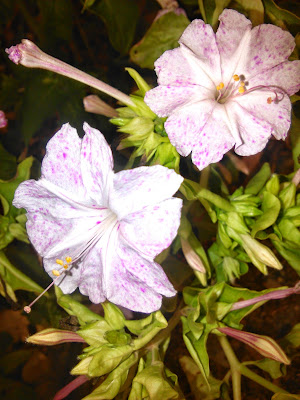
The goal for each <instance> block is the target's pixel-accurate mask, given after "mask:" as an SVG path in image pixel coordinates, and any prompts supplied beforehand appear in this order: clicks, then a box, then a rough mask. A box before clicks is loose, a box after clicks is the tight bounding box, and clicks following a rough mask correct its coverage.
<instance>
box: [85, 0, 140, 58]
mask: <svg viewBox="0 0 300 400" xmlns="http://www.w3.org/2000/svg"><path fill="white" fill-rule="evenodd" d="M90 11H92V12H94V13H95V14H97V15H98V16H99V17H100V18H101V19H102V20H103V21H104V23H105V25H106V29H107V32H108V37H109V41H110V43H111V44H112V46H113V47H114V48H115V49H116V50H117V51H118V52H120V53H121V54H126V53H127V52H128V50H129V48H130V45H131V43H132V40H133V38H134V34H135V28H136V24H137V21H138V17H139V9H138V4H137V1H135V0H127V1H124V0H101V1H97V2H96V3H94V4H93V5H92V7H90Z"/></svg>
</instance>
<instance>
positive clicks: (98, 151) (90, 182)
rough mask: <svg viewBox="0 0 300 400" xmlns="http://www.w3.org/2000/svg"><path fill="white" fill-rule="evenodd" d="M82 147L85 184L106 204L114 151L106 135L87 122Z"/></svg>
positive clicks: (92, 194) (102, 203)
mask: <svg viewBox="0 0 300 400" xmlns="http://www.w3.org/2000/svg"><path fill="white" fill-rule="evenodd" d="M83 129H84V131H85V136H84V137H83V139H82V147H81V168H82V175H83V181H84V185H85V186H86V188H87V190H88V193H89V195H90V196H91V197H92V198H93V199H94V200H96V201H97V203H98V204H101V205H104V206H105V205H106V204H107V201H108V200H107V196H108V194H109V190H110V186H111V183H112V179H113V178H112V176H113V158H112V152H111V149H110V147H109V145H108V144H107V142H106V140H105V138H104V136H103V135H102V133H101V132H99V131H98V130H97V129H94V128H91V127H90V126H89V125H88V124H87V123H86V122H85V123H84V125H83Z"/></svg>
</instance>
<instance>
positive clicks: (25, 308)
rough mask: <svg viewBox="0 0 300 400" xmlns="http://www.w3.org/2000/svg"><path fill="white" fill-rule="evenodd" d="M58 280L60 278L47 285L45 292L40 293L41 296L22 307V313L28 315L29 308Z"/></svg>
mask: <svg viewBox="0 0 300 400" xmlns="http://www.w3.org/2000/svg"><path fill="white" fill-rule="evenodd" d="M58 278H60V276H57V277H56V278H55V279H54V280H53V281H52V282H51V283H50V285H48V286H47V287H46V289H45V290H43V291H42V293H41V294H39V295H38V297H36V298H35V299H34V300H33V301H32V302H31V303H30V304H29V305H28V306H25V307H24V309H23V310H24V311H25V312H26V313H27V314H29V313H30V312H31V307H32V306H33V305H34V304H35V303H36V302H37V301H38V300H39V299H40V298H41V297H42V296H43V295H44V294H45V293H46V292H48V290H49V289H50V288H51V287H52V286H53V285H54V284H55V282H56V281H57V279H58Z"/></svg>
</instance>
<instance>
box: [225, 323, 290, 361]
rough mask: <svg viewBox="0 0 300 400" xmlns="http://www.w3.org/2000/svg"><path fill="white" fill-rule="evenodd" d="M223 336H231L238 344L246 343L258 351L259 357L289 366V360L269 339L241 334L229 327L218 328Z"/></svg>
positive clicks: (250, 334)
mask: <svg viewBox="0 0 300 400" xmlns="http://www.w3.org/2000/svg"><path fill="white" fill-rule="evenodd" d="M218 330H219V331H220V332H222V333H224V334H225V335H228V336H231V337H233V338H235V339H237V340H239V341H240V342H243V343H246V344H247V345H248V346H250V347H252V348H253V349H255V350H256V351H258V352H259V353H260V354H261V355H263V356H264V357H267V358H271V359H272V360H275V361H279V362H281V363H284V364H290V360H289V359H288V358H287V356H286V355H285V353H284V351H283V350H282V349H281V347H280V346H279V345H278V344H277V343H276V342H275V341H274V340H273V339H271V338H270V337H268V336H262V335H256V334H254V333H250V332H243V331H240V330H238V329H233V328H229V327H224V328H218Z"/></svg>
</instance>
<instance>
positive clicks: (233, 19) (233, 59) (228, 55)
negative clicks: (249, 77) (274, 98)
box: [216, 9, 252, 86]
mask: <svg viewBox="0 0 300 400" xmlns="http://www.w3.org/2000/svg"><path fill="white" fill-rule="evenodd" d="M219 21H220V25H219V28H218V30H217V33H216V39H217V46H218V49H219V52H220V57H221V69H222V78H223V82H224V84H225V86H226V85H227V84H228V83H229V82H230V81H231V79H232V76H233V75H234V74H241V73H243V71H237V66H238V63H239V61H240V58H241V57H242V56H243V53H244V52H245V50H246V49H247V46H248V43H249V40H250V32H251V26H252V25H251V22H250V21H249V20H248V19H247V18H246V17H245V16H244V15H243V14H240V13H238V12H237V11H235V10H228V9H226V10H224V11H223V12H222V14H221V15H220V16H219Z"/></svg>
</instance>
